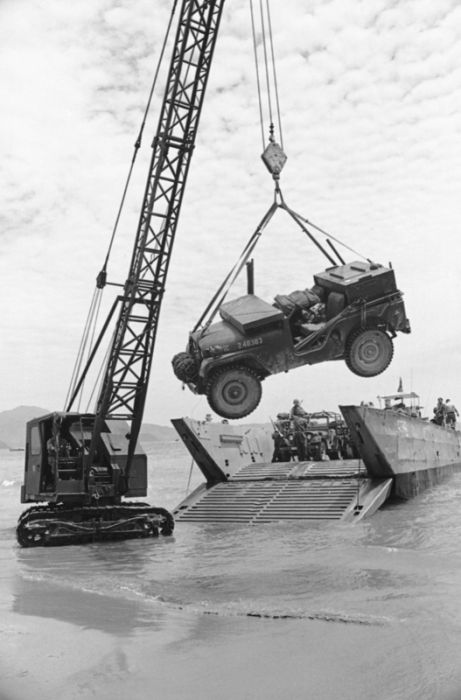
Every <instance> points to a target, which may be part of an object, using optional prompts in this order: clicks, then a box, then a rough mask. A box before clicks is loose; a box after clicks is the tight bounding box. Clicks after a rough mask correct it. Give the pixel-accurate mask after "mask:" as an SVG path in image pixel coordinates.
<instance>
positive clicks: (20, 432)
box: [0, 406, 49, 448]
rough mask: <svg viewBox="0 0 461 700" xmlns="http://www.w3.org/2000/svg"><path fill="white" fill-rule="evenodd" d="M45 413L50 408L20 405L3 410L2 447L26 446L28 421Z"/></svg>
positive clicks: (0, 420)
mask: <svg viewBox="0 0 461 700" xmlns="http://www.w3.org/2000/svg"><path fill="white" fill-rule="evenodd" d="M45 413H49V410H48V409H47V408H39V407H38V406H18V407H17V408H13V409H11V410H10V411H1V412H0V443H1V444H0V447H2V448H6V447H10V448H15V447H24V445H25V442H26V423H27V421H29V420H31V419H32V418H36V417H37V416H43V415H45Z"/></svg>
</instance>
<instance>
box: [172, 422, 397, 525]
mask: <svg viewBox="0 0 461 700" xmlns="http://www.w3.org/2000/svg"><path fill="white" fill-rule="evenodd" d="M172 422H173V425H174V426H175V428H176V430H177V431H178V433H179V435H180V437H181V438H182V440H183V441H184V443H185V444H186V446H187V448H188V449H189V451H190V452H191V454H192V456H193V457H194V459H195V461H196V462H197V464H198V466H199V467H200V469H201V471H202V472H203V474H204V476H205V478H206V480H207V481H206V483H204V484H202V485H200V486H199V487H198V488H197V489H195V491H193V492H192V493H191V494H190V495H189V496H188V497H187V498H185V499H184V500H183V501H182V502H181V503H180V504H179V505H178V506H177V508H176V509H175V511H174V516H175V519H176V521H177V522H196V523H223V524H225V523H240V524H248V525H250V524H251V525H255V524H258V523H270V522H278V521H328V520H345V521H351V520H360V519H362V518H364V517H366V516H368V515H371V514H372V513H374V512H375V511H376V510H377V509H378V508H379V507H380V506H381V505H382V503H383V502H384V501H385V500H386V498H387V497H388V495H389V492H390V488H391V483H392V480H391V479H373V478H370V477H369V475H368V474H367V472H366V470H365V468H364V466H363V463H362V462H361V461H360V460H358V459H352V460H335V461H326V462H278V463H272V462H270V461H268V460H267V461H264V462H263V461H256V459H255V457H256V456H259V457H261V456H264V444H265V442H264V438H262V437H258V436H257V434H253V433H251V432H250V431H247V433H245V432H243V433H242V432H240V433H239V432H238V430H237V429H236V428H235V426H232V427H230V426H229V427H228V426H223V425H222V424H215V425H213V424H211V425H209V426H206V427H204V425H203V424H200V423H197V422H195V421H191V420H190V419H176V420H173V421H172ZM229 430H230V431H231V432H230V433H229V432H228V431H229ZM239 435H240V437H241V440H240V441H239ZM230 436H232V438H231V437H230ZM252 439H253V440H254V443H253V447H252V444H251V440H252ZM220 450H222V452H220ZM265 456H266V457H267V454H266V455H265Z"/></svg>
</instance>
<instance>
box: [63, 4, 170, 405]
mask: <svg viewBox="0 0 461 700" xmlns="http://www.w3.org/2000/svg"><path fill="white" fill-rule="evenodd" d="M177 5H178V0H173V5H172V8H171V12H170V17H169V20H168V24H167V28H166V32H165V36H164V38H163V42H162V47H161V49H160V54H159V58H158V60H157V65H156V68H155V72H154V78H153V80H152V85H151V88H150V92H149V96H148V99H147V103H146V106H145V108H144V114H143V118H142V121H141V125H140V127H139V131H138V136H137V138H136V141H135V143H134V146H133V155H132V157H131V162H130V166H129V169H128V174H127V177H126V180H125V184H124V187H123V191H122V196H121V200H120V204H119V206H118V210H117V215H116V217H115V221H114V225H113V228H112V233H111V236H110V240H109V246H108V248H107V252H106V256H105V259H104V263H103V266H102V268H101V270H100V272H99V273H98V275H97V277H96V288H95V290H94V293H93V298H92V300H91V303H90V308H89V311H88V315H87V318H86V321H85V325H84V329H83V333H82V338H81V340H80V345H79V349H78V352H77V357H76V359H75V363H74V367H73V370H72V376H71V380H70V383H69V387H68V391H67V396H66V400H65V403H66V405H69V408H68V409H67V410H70V406H72V403H73V401H74V399H75V398H76V393H75V388H76V386H77V383H78V377H79V375H80V371H81V367H82V364H83V361H84V355H85V353H86V352H87V353H88V354H87V360H86V364H87V365H88V363H89V362H90V357H91V349H92V347H93V343H94V336H95V332H96V326H97V323H98V317H99V311H100V307H101V302H102V290H103V288H104V287H105V286H106V284H107V266H108V263H109V258H110V254H111V252H112V247H113V244H114V240H115V235H116V233H117V230H118V225H119V222H120V217H121V215H122V211H123V208H124V206H125V200H126V196H127V192H128V187H129V184H130V181H131V177H132V174H133V169H134V165H135V162H136V158H137V156H138V152H139V150H140V148H141V145H142V137H143V133H144V128H145V125H146V121H147V116H148V114H149V111H150V107H151V103H152V99H153V95H154V91H155V88H156V86H157V81H158V76H159V73H160V69H161V66H162V64H163V59H164V55H165V50H166V46H167V43H168V39H169V36H170V32H171V26H172V23H173V19H174V15H175V13H176V8H177ZM109 284H111V283H109ZM112 284H114V283H112ZM115 286H120V285H115ZM90 336H91V340H89V339H90ZM85 374H86V372H85ZM79 387H80V390H81V391H82V390H83V383H82V382H79ZM70 397H72V398H70ZM69 400H70V403H69Z"/></svg>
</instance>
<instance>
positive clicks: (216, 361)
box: [199, 352, 270, 386]
mask: <svg viewBox="0 0 461 700" xmlns="http://www.w3.org/2000/svg"><path fill="white" fill-rule="evenodd" d="M233 364H236V365H237V364H238V365H240V366H244V367H250V368H251V369H254V370H255V371H256V372H257V373H258V375H259V378H260V379H261V380H262V379H265V377H267V376H268V375H269V374H270V372H268V370H267V368H266V367H264V365H262V364H261V363H260V362H258V361H257V359H256V358H255V357H254V355H251V354H249V353H248V354H242V353H241V352H238V353H231V354H228V355H225V356H223V357H220V358H215V357H210V358H207V359H206V360H203V362H202V364H201V366H200V372H199V376H200V384H201V385H202V386H204V385H205V384H206V382H207V380H208V377H209V375H210V373H211V372H213V371H214V370H215V369H218V368H219V367H224V366H225V365H226V366H227V365H233Z"/></svg>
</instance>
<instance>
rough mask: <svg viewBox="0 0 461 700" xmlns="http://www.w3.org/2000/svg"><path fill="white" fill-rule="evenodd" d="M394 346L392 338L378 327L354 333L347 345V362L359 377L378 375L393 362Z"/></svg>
mask: <svg viewBox="0 0 461 700" xmlns="http://www.w3.org/2000/svg"><path fill="white" fill-rule="evenodd" d="M393 354H394V346H393V344H392V340H391V338H389V336H388V335H387V334H386V333H384V331H380V330H378V329H376V328H368V329H365V330H359V331H356V332H355V333H353V334H352V336H351V337H350V338H349V341H348V343H347V346H346V364H347V366H348V367H349V369H350V370H351V372H354V374H358V376H359V377H376V375H377V374H381V372H384V370H385V369H386V367H388V366H389V365H390V363H391V360H392V356H393Z"/></svg>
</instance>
